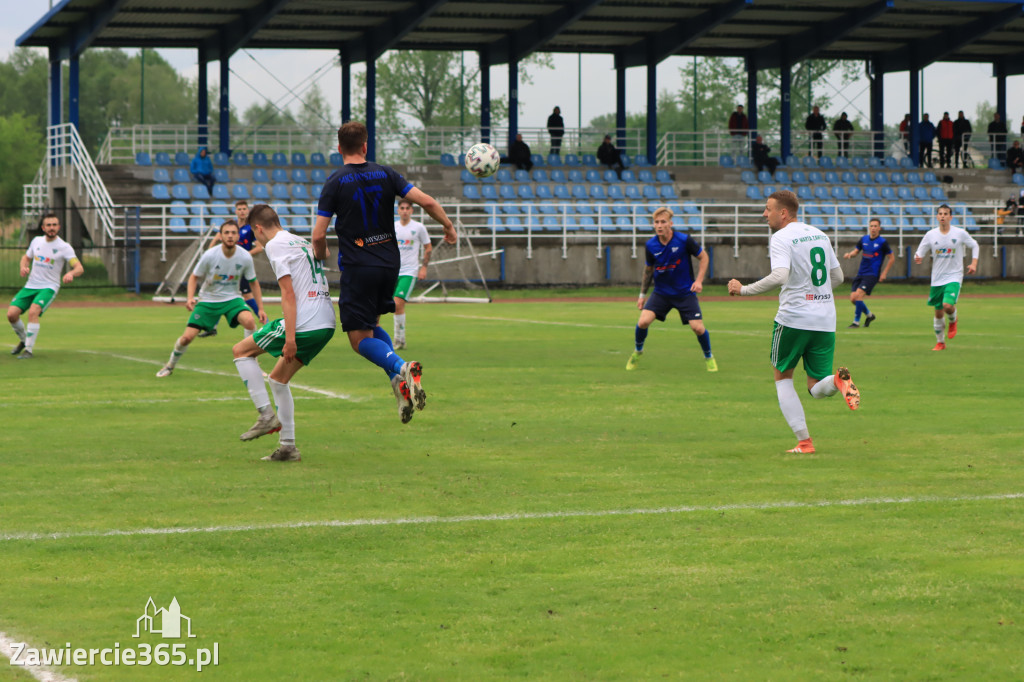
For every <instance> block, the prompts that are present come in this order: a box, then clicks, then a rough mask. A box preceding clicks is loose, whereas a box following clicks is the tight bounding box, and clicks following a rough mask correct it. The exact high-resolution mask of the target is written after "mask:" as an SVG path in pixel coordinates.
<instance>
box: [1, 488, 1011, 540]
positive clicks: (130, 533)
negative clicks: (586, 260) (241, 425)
mask: <svg viewBox="0 0 1024 682" xmlns="http://www.w3.org/2000/svg"><path fill="white" fill-rule="evenodd" d="M1019 499H1024V493H1002V494H997V495H963V496H954V497H938V496H924V497H864V498H859V499H853V500H819V501H818V502H763V503H752V504H722V505H706V506H696V505H695V506H689V505H687V506H681V507H658V508H654V509H599V510H595V511H552V512H523V513H518V514H481V515H470V516H413V517H408V518H398V519H350V520H348V521H291V522H282V523H254V524H246V525H240V526H207V527H205V528H136V529H128V530H119V529H113V530H97V531H78V532H57V533H2V534H0V542H13V541H30V542H34V541H39V540H67V539H76V538H104V537H140V536H147V535H192V534H198V533H237V532H251V531H262V530H292V529H299V528H351V527H360V526H405V525H432V524H440V523H488V522H494V521H531V520H538V519H577V518H601V517H609V516H644V515H656V514H695V513H705V512H725V511H765V510H772V509H825V508H830V507H868V506H873V505H895V504H935V503H942V504H948V503H950V502H985V501H993V500H1019Z"/></svg>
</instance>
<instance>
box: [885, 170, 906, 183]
mask: <svg viewBox="0 0 1024 682" xmlns="http://www.w3.org/2000/svg"><path fill="white" fill-rule="evenodd" d="M889 182H891V183H892V184H894V185H902V184H904V183H905V182H906V179H905V178H904V177H903V173H901V172H899V171H894V172H892V173H890V174H889Z"/></svg>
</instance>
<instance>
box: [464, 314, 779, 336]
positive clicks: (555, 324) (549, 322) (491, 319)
mask: <svg viewBox="0 0 1024 682" xmlns="http://www.w3.org/2000/svg"><path fill="white" fill-rule="evenodd" d="M449 317H458V318H460V319H463V320H485V321H489V322H518V323H520V324H540V325H544V326H545V327H583V328H587V329H618V330H620V331H621V330H630V329H634V328H635V327H636V325H630V326H628V327H627V326H626V325H617V324H590V323H587V322H558V321H555V320H528V319H526V320H524V319H522V318H519V317H493V316H487V315H449ZM684 328H685V327H681V326H677V325H667V326H666V325H659V326H658V327H651V329H652V330H654V331H658V330H669V331H675V330H677V329H680V330H681V329H684ZM715 333H717V334H733V335H735V336H770V335H771V331H770V330H769V331H766V332H765V331H757V332H741V331H736V330H715Z"/></svg>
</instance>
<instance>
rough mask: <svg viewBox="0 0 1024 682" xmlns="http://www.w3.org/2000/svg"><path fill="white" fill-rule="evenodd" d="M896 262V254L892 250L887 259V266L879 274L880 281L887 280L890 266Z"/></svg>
mask: <svg viewBox="0 0 1024 682" xmlns="http://www.w3.org/2000/svg"><path fill="white" fill-rule="evenodd" d="M895 262H896V254H895V253H891V252H890V253H889V255H888V256H887V257H886V259H885V267H883V268H882V273H881V274H880V275H879V276H878V281H879V282H884V281H885V278H886V276H887V275H888V274H889V268H891V267H892V264H893V263H895Z"/></svg>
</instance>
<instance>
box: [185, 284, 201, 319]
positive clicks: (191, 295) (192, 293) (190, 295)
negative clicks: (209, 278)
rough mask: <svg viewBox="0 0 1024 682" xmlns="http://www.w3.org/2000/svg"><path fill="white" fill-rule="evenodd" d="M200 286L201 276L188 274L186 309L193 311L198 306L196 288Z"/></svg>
mask: <svg viewBox="0 0 1024 682" xmlns="http://www.w3.org/2000/svg"><path fill="white" fill-rule="evenodd" d="M198 288H199V278H198V277H196V276H195V275H189V276H188V287H187V289H186V298H185V310H187V311H189V312H192V311H193V310H195V308H196V289H198Z"/></svg>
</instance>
